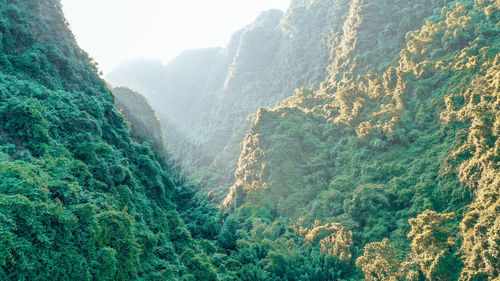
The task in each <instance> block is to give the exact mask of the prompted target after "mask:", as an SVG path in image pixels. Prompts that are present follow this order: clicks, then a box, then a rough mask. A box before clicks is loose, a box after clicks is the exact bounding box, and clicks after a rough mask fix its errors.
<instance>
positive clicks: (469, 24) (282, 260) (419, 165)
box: [153, 0, 500, 280]
mask: <svg viewBox="0 0 500 281" xmlns="http://www.w3.org/2000/svg"><path fill="white" fill-rule="evenodd" d="M262 19H263V18H262V17H261V18H260V21H262ZM272 22H273V24H269V25H267V26H266V29H265V30H260V32H261V37H259V36H258V35H257V34H254V33H251V32H250V31H249V30H252V31H254V30H257V29H256V28H255V27H256V26H258V23H259V20H257V22H256V23H254V24H253V25H251V26H249V27H247V28H246V29H244V30H243V31H242V32H240V33H237V34H235V35H234V36H233V41H232V43H231V44H230V45H229V46H228V47H227V48H226V49H224V50H212V51H213V52H222V53H223V54H226V55H227V54H229V57H233V56H234V60H232V62H231V63H230V64H228V61H231V60H226V62H225V63H216V62H217V61H218V62H220V61H224V60H222V59H215V60H214V61H215V62H214V65H216V66H214V68H213V69H219V70H220V69H224V65H229V66H230V67H229V70H228V71H227V72H224V71H222V72H220V71H214V70H210V71H208V72H206V74H208V77H209V78H205V76H196V77H198V78H200V77H201V78H202V79H195V80H194V81H198V82H200V81H201V82H200V83H202V84H203V85H209V86H203V87H202V88H203V89H204V90H203V91H201V92H199V91H197V92H196V97H197V98H196V99H195V101H192V100H191V102H192V103H188V105H190V106H192V109H189V110H193V109H194V111H191V114H199V116H204V117H203V118H202V119H198V120H197V119H196V118H197V117H195V116H192V117H190V118H191V119H190V120H192V121H193V122H194V123H192V127H191V128H192V131H191V132H193V136H195V135H197V134H198V135H197V137H196V138H195V137H193V138H182V136H181V137H180V138H178V140H181V141H183V140H184V141H186V140H188V143H190V145H191V146H192V147H194V148H196V149H194V150H192V152H188V153H193V151H195V152H196V153H198V155H199V151H205V153H202V154H203V155H211V156H209V157H207V158H204V159H203V160H201V162H199V163H197V164H196V163H195V162H196V161H197V160H193V161H194V162H190V161H191V160H187V162H186V160H185V159H184V160H183V161H185V162H183V164H184V165H187V166H188V168H194V169H193V170H191V173H193V172H194V175H195V177H194V178H196V179H197V180H198V182H200V180H201V181H203V185H205V186H208V187H209V189H216V188H217V187H219V190H222V192H221V193H224V192H225V191H224V189H223V188H221V186H222V187H223V186H224V184H227V183H231V182H232V181H234V184H232V186H231V189H230V192H229V195H228V196H227V197H226V198H225V200H224V202H223V204H222V207H223V208H224V209H223V210H222V213H220V215H221V219H222V220H221V221H217V220H216V219H214V216H215V214H216V210H215V209H213V208H212V207H211V206H210V204H208V203H207V201H205V200H204V199H203V198H204V197H205V194H204V192H203V191H202V192H196V189H197V188H199V187H198V186H192V187H191V188H185V189H183V190H178V192H177V193H176V196H175V198H174V200H175V202H177V204H178V206H179V210H180V211H181V216H182V217H183V218H184V219H185V221H186V223H187V226H188V228H189V229H190V231H191V233H192V235H193V236H194V237H196V238H197V239H200V240H201V241H205V242H207V243H208V244H205V246H204V249H205V251H206V252H207V253H208V255H209V258H210V259H211V260H212V262H213V263H214V265H216V267H217V270H218V273H219V277H220V278H221V279H228V280H361V279H363V278H364V279H365V280H497V279H498V278H499V268H500V257H499V253H500V249H499V247H500V246H499V245H500V233H499V232H498V229H499V227H500V221H499V217H500V216H499V214H500V203H499V199H498V193H499V189H500V188H499V187H500V184H499V177H498V175H499V174H500V173H499V172H500V171H499V170H498V161H499V159H500V158H499V156H500V155H499V154H500V150H499V149H498V147H499V143H498V142H499V140H498V134H499V130H498V128H497V127H498V124H500V121H498V118H499V117H498V116H499V113H498V112H499V109H500V108H498V94H499V87H500V84H499V83H500V73H499V65H500V55H499V48H500V24H499V22H500V3H499V2H498V1H494V0H456V1H452V0H442V1H441V0H435V1H430V0H429V1H421V0H412V1H404V2H396V1H389V0H372V1H368V0H352V1H347V0H346V1H341V0H338V1H333V0H332V1H328V0H309V1H305V0H304V1H292V4H291V6H290V8H289V10H288V11H287V12H286V13H285V14H284V15H283V16H282V17H281V19H280V20H279V23H276V21H272ZM250 35H253V37H250ZM245 36H247V38H245ZM266 36H267V37H266ZM235 38H239V42H241V44H240V45H238V44H235V42H238V40H234V39H235ZM249 38H267V40H266V44H265V45H264V46H263V45H259V44H257V45H252V44H251V42H254V43H257V42H261V44H263V43H262V42H263V41H258V40H257V41H252V40H250V39H249ZM273 38H274V39H273ZM235 46H238V48H235ZM259 48H260V49H259ZM262 48H264V49H262ZM234 50H239V52H238V51H234ZM257 50H258V51H257ZM194 52H202V51H194ZM203 52H207V50H205V51H203ZM231 54H232V55H231ZM253 55H261V56H262V57H266V58H267V57H268V56H269V57H270V58H272V59H267V60H266V61H267V62H268V63H266V64H262V65H260V66H259V64H258V62H259V60H258V57H253ZM181 57H182V56H181ZM252 58H253V59H254V60H257V61H255V62H254V61H252ZM191 65H195V64H191ZM167 68H169V66H167ZM205 70H206V69H205ZM257 71H260V72H257ZM256 72H257V73H256ZM185 73H188V72H185ZM217 73H219V74H217ZM220 73H224V75H221V74H220ZM260 74H262V75H260ZM214 77H225V78H224V79H222V78H219V80H217V79H215V78H214ZM207 79H208V80H207ZM211 79H213V80H211ZM206 81H219V83H221V81H224V84H223V87H222V89H219V90H216V91H215V92H213V91H212V89H217V87H214V88H211V87H213V86H214V85H217V83H208V82H206ZM198 82H194V84H196V85H197V83H198ZM313 84H314V85H315V86H313ZM197 87H198V86H197ZM298 87H299V88H300V89H299V90H296V91H295V92H292V91H291V90H292V89H294V88H298ZM208 89H210V90H208ZM292 93H293V95H292ZM183 94H186V95H188V96H190V94H189V92H177V93H176V95H177V97H179V96H182V95H183ZM161 95H165V96H169V95H171V93H170V92H168V91H164V92H162V93H161ZM198 97H199V98H198ZM202 97H207V98H208V100H209V101H210V103H208V102H204V101H203V98H202ZM186 98H187V97H186ZM283 98H284V99H283ZM280 99H281V101H279V102H278V104H277V105H276V106H274V107H273V106H272V105H273V103H274V102H276V101H278V100H280ZM153 104H155V101H154V100H153ZM200 104H201V105H202V106H207V105H209V106H208V108H209V110H204V111H203V110H198V109H197V108H198V107H197V106H199V105H200ZM248 105H250V106H248ZM255 106H264V107H263V108H260V109H259V110H258V111H254V112H256V115H255V116H254V117H255V118H254V119H253V117H252V116H250V117H251V118H246V116H247V114H248V113H252V108H255ZM265 106H267V107H265ZM269 106H271V107H269ZM198 112H202V113H198ZM160 114H161V113H160ZM238 120H241V121H238ZM244 120H253V121H252V125H251V127H250V131H249V133H248V134H247V135H246V137H245V139H244V141H243V142H242V143H241V153H240V156H239V159H238V163H237V168H236V172H235V174H234V179H233V180H229V181H228V180H227V179H226V180H220V179H221V177H225V176H224V174H226V173H227V172H228V171H230V170H231V167H230V166H231V165H232V164H231V161H232V159H231V156H230V155H231V154H232V153H235V151H238V150H237V149H236V146H235V144H237V143H238V138H240V136H239V135H238V134H240V133H241V132H244V131H245V128H246V127H245V126H247V124H248V123H247V124H245V121H244ZM169 121H170V120H169ZM247 122H248V121H247ZM197 126H201V129H200V128H198V127H197ZM231 128H232V129H231ZM203 131H205V132H206V133H205V134H203V133H195V132H203ZM231 134H232V135H233V137H232V140H230V141H229V142H228V143H229V144H230V145H222V143H226V142H221V141H213V140H215V138H219V140H225V141H227V140H229V139H231V138H230V136H231ZM167 135H168V131H167ZM211 135H212V136H211ZM200 136H201V137H200ZM207 140H212V142H213V143H215V145H214V146H204V145H202V144H203V142H204V141H207ZM231 144H232V146H231ZM167 145H169V146H173V150H174V151H175V149H178V148H180V147H181V146H178V144H177V143H176V141H174V142H170V143H169V142H168V143H167ZM207 147H209V148H210V149H211V151H209V152H207V151H206V149H207ZM231 147H233V148H231ZM223 148H224V150H222V149H223ZM186 149H189V148H187V146H186ZM191 149H192V148H191ZM183 151H186V150H183ZM188 151H189V150H188ZM174 155H175V153H174ZM214 157H215V161H214V162H213V164H212V166H211V167H210V168H209V169H200V168H201V167H202V166H203V165H207V164H209V162H210V161H211V159H213V158H214ZM198 160H199V159H198ZM200 163H203V164H200ZM219 163H223V164H227V163H229V164H230V166H229V168H227V166H226V167H222V166H221V165H219ZM200 171H201V172H200ZM220 172H222V176H221V174H220ZM188 174H189V173H188ZM196 175H197V176H196ZM200 175H201V176H200ZM213 179H219V181H214V180H213ZM210 200H213V198H211V199H210ZM216 200H217V199H216ZM198 202H201V203H198ZM219 223H222V224H223V225H222V227H221V228H218V225H219ZM208 245H213V246H208Z"/></svg>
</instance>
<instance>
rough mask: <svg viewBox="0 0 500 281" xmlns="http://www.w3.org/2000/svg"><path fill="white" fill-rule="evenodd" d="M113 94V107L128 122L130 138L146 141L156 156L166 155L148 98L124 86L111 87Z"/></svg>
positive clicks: (163, 142)
mask: <svg viewBox="0 0 500 281" xmlns="http://www.w3.org/2000/svg"><path fill="white" fill-rule="evenodd" d="M112 92H113V95H114V96H115V109H116V110H118V112H119V113H120V114H122V115H123V117H125V120H126V121H127V122H128V124H127V125H128V127H129V132H130V136H131V137H132V139H134V140H137V142H139V143H143V142H147V143H148V144H149V145H150V146H151V149H152V150H153V152H155V153H156V155H157V156H158V158H163V161H166V159H165V157H166V155H167V148H166V146H165V137H164V132H163V128H162V126H161V124H160V119H159V117H158V115H157V114H156V112H155V110H154V109H153V108H152V107H151V104H149V102H148V100H147V99H146V98H145V97H144V96H143V95H141V94H140V93H138V92H135V91H133V90H131V89H128V88H124V87H117V88H113V89H112Z"/></svg>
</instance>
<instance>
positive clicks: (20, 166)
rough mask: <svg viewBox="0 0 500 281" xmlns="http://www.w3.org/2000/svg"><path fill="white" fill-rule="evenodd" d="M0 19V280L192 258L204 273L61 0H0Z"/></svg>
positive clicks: (176, 268)
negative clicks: (80, 43)
mask: <svg viewBox="0 0 500 281" xmlns="http://www.w3.org/2000/svg"><path fill="white" fill-rule="evenodd" d="M0 18H1V20H0V39H1V40H0V41H1V45H0V48H1V50H2V51H1V52H0V240H1V241H2V243H1V246H0V279H1V280H179V279H180V278H181V276H184V275H187V273H188V272H189V271H191V270H192V269H194V268H195V267H199V266H200V264H199V263H197V261H199V260H201V261H203V263H202V265H203V268H202V270H203V271H207V272H210V269H211V268H212V265H211V264H210V262H209V261H208V259H207V257H206V255H205V254H204V252H203V251H202V250H201V249H200V248H199V247H198V246H197V243H196V242H195V241H194V240H192V238H191V237H190V236H189V233H188V232H187V230H186V228H185V226H184V225H183V224H182V222H181V221H180V219H179V217H178V214H177V212H176V211H175V208H174V205H173V204H172V202H171V196H172V193H173V192H174V184H173V182H172V180H171V177H170V175H169V174H168V173H167V171H166V169H165V168H164V167H162V165H161V164H160V163H158V161H157V160H156V156H155V155H154V154H153V152H152V151H151V149H150V148H149V147H148V146H147V145H140V144H138V143H135V142H133V141H132V140H131V138H130V135H129V133H128V131H127V127H126V124H125V122H124V120H123V118H122V116H121V115H119V114H118V112H116V111H115V110H114V109H113V96H112V94H111V92H110V91H109V90H108V89H107V87H106V85H105V83H104V82H103V81H102V80H101V79H100V78H99V76H98V75H97V73H96V67H95V65H94V63H93V62H92V60H91V59H90V58H89V57H88V56H87V54H85V53H84V52H83V51H82V50H80V49H79V48H78V46H77V45H76V43H75V41H74V38H73V36H72V34H71V33H70V31H69V29H68V27H67V24H66V22H65V20H64V17H63V16H62V12H61V9H60V3H59V1H55V0H50V1H3V0H2V1H0ZM188 250H189V251H192V252H193V253H194V254H195V255H194V256H193V257H192V258H190V257H183V258H182V259H180V256H181V255H182V253H184V252H185V251H188ZM212 271H213V269H212ZM210 280H215V278H212V279H210Z"/></svg>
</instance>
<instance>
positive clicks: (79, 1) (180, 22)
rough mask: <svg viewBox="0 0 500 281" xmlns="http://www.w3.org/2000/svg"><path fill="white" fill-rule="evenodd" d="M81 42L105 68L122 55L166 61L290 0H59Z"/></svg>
mask: <svg viewBox="0 0 500 281" xmlns="http://www.w3.org/2000/svg"><path fill="white" fill-rule="evenodd" d="M61 2H62V4H63V10H64V13H65V15H66V18H67V20H68V21H69V23H70V26H71V29H72V31H73V34H75V37H76V39H77V41H78V44H79V45H80V47H81V48H83V49H84V50H85V51H87V52H88V53H89V54H90V56H91V57H93V58H94V59H95V60H96V61H97V62H98V63H99V68H100V70H101V71H103V72H104V74H106V73H108V72H110V71H111V70H112V69H113V67H114V66H115V65H116V64H118V63H119V62H122V61H124V60H128V59H132V58H137V57H144V58H161V59H162V60H163V61H164V62H165V61H168V60H170V59H172V58H174V57H175V56H176V55H178V54H179V53H180V52H181V51H183V50H186V49H196V48H205V47H215V46H225V45H226V43H227V42H228V40H229V38H230V36H231V34H232V33H233V32H234V31H236V30H238V29H240V28H242V27H244V26H245V25H247V24H249V23H251V22H253V20H254V19H255V18H256V17H257V16H258V15H259V14H260V13H261V12H262V11H265V10H268V9H272V8H278V9H281V10H286V9H287V8H288V6H289V4H290V0H62V1H61Z"/></svg>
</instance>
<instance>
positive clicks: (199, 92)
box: [107, 1, 346, 196]
mask: <svg viewBox="0 0 500 281" xmlns="http://www.w3.org/2000/svg"><path fill="white" fill-rule="evenodd" d="M332 3H333V1H314V3H313V4H311V3H309V4H308V3H306V2H305V1H302V2H297V4H296V5H294V6H293V7H294V8H293V9H290V10H289V11H288V12H287V14H286V15H283V13H282V12H280V11H276V10H272V11H268V12H265V13H263V14H262V15H261V16H260V17H259V18H258V19H257V20H256V21H255V22H254V23H252V24H251V25H249V26H247V27H246V28H244V29H242V30H241V31H239V32H237V33H235V34H234V35H233V36H232V38H231V41H230V43H229V44H228V46H227V47H226V48H225V49H209V50H193V51H188V52H186V53H184V54H181V55H180V56H179V57H178V58H177V59H175V60H174V61H172V62H170V63H169V64H168V65H167V66H165V69H164V70H163V71H162V72H161V73H162V75H163V76H162V75H158V73H157V72H153V71H156V67H151V69H152V72H151V75H147V76H148V78H147V79H152V77H153V78H154V77H158V80H157V81H155V82H152V83H150V85H149V86H147V85H146V84H148V83H149V82H146V81H150V80H147V79H139V78H140V77H141V75H143V74H141V73H139V72H140V71H142V69H143V68H144V67H145V65H146V64H144V63H134V64H133V65H134V67H128V66H126V65H123V66H121V67H118V68H117V69H115V71H113V72H112V73H111V74H110V75H109V76H108V77H107V79H108V80H109V81H110V82H111V83H112V84H114V85H122V84H123V85H127V86H129V87H132V88H137V89H138V90H140V91H141V92H143V93H144V94H145V95H146V97H148V99H150V100H151V103H152V104H153V106H154V107H155V108H156V110H157V112H158V114H159V115H160V117H161V120H162V122H164V126H165V128H166V130H167V134H166V138H167V142H168V147H169V152H170V153H171V156H172V158H173V159H176V160H177V162H178V163H179V164H180V165H181V166H182V168H183V169H182V170H184V171H185V172H186V174H188V175H193V174H194V176H193V177H192V178H195V179H197V182H198V183H200V184H202V185H203V186H206V187H208V188H210V189H213V188H214V187H216V186H222V188H220V190H218V191H220V192H222V193H223V194H222V196H223V195H224V193H225V190H227V187H228V186H229V185H230V183H231V179H232V174H233V172H234V169H235V167H236V160H237V154H238V152H239V143H240V142H241V141H242V140H243V138H244V135H245V134H246V132H247V130H248V127H249V125H250V123H251V120H252V116H249V115H250V114H254V113H255V112H256V110H257V109H258V107H260V106H273V105H275V104H276V102H278V101H279V100H280V99H282V98H284V97H286V96H288V95H289V94H291V93H292V92H293V90H294V89H295V88H298V87H301V86H303V85H308V86H309V85H311V84H314V83H316V84H319V82H321V81H323V80H324V79H325V77H326V74H327V72H326V67H327V65H328V64H329V60H330V59H329V57H330V49H329V47H328V44H327V43H328V41H329V39H328V38H332V39H331V40H330V41H335V38H336V34H337V33H338V32H339V31H338V30H337V29H340V27H341V25H335V23H336V22H337V21H338V22H341V21H342V17H343V16H344V14H345V12H346V9H345V7H344V5H342V3H336V4H333V5H331V4H332ZM330 18H334V20H332V21H333V22H332V23H330V22H329V21H330V20H331V19H330ZM311 19H315V20H311ZM335 28H337V29H335ZM334 31H335V32H337V33H335V32H334ZM330 44H333V43H330ZM155 65H156V64H155ZM159 76H161V77H162V78H160V77H159ZM137 80H140V82H136V81H137ZM183 85H189V87H190V88H189V87H187V86H183ZM159 93H160V94H159ZM177 111H179V112H183V114H171V113H170V112H177ZM168 132H171V133H170V134H169V133H168ZM174 132H175V133H174ZM207 167H208V169H207ZM214 175H217V176H214Z"/></svg>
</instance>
